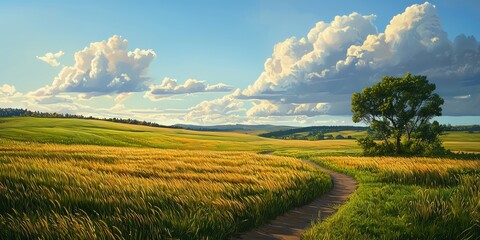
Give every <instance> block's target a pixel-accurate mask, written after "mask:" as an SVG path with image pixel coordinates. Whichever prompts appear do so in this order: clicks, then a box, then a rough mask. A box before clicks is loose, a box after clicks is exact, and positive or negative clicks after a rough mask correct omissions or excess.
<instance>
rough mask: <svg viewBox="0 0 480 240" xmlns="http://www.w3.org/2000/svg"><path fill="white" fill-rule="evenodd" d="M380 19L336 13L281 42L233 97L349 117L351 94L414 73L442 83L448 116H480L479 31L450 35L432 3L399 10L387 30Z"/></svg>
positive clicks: (277, 109)
mask: <svg viewBox="0 0 480 240" xmlns="http://www.w3.org/2000/svg"><path fill="white" fill-rule="evenodd" d="M374 20H375V16H373V15H367V16H362V15H360V14H358V13H352V14H350V15H346V16H337V17H335V18H334V19H333V21H331V22H329V23H326V22H319V23H317V24H316V25H315V26H314V27H313V28H312V29H311V30H310V32H309V33H308V34H307V36H306V37H302V38H300V39H298V38H296V37H291V38H288V39H286V40H285V41H283V42H281V43H278V44H277V45H275V47H274V50H273V54H272V57H271V58H269V59H267V60H266V61H265V66H264V68H265V69H264V72H263V73H261V75H260V76H259V77H258V79H257V80H256V81H255V82H254V83H253V84H251V85H249V86H248V87H247V88H246V89H243V90H242V91H241V93H239V94H238V95H237V96H235V98H236V99H239V100H249V101H253V107H252V108H251V109H249V110H248V111H247V115H249V116H290V115H303V116H315V115H324V114H330V115H349V114H350V97H351V94H352V93H353V92H355V91H360V90H361V89H362V88H363V87H365V86H369V85H371V84H373V83H375V82H376V81H379V80H380V78H381V76H383V75H393V76H403V75H404V74H405V73H406V72H407V71H408V72H411V73H412V74H421V75H427V76H428V78H429V79H430V81H431V82H433V83H436V85H437V92H438V93H439V94H440V95H441V96H442V97H444V98H445V100H446V104H445V107H444V115H480V108H478V105H479V104H480V47H479V46H480V45H479V42H478V41H477V40H476V39H475V38H474V37H473V36H465V35H460V36H458V37H456V38H455V40H454V41H451V40H449V39H448V36H447V34H446V33H445V32H444V31H443V29H442V27H441V24H440V19H439V17H438V15H437V13H436V10H435V6H434V5H432V4H430V3H428V2H427V3H424V4H418V5H412V6H410V7H408V8H407V9H405V11H404V12H403V13H401V14H399V15H397V16H394V17H393V18H392V20H391V21H390V23H389V24H388V26H387V27H386V29H385V31H384V32H378V31H377V28H376V26H375V25H374V24H373V21H374Z"/></svg>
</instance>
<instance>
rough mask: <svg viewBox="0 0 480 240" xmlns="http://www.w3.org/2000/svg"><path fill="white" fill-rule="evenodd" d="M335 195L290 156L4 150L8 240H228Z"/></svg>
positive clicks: (2, 215)
mask: <svg viewBox="0 0 480 240" xmlns="http://www.w3.org/2000/svg"><path fill="white" fill-rule="evenodd" d="M329 188H331V182H330V179H329V177H328V175H326V174H325V173H323V172H321V171H319V170H317V169H315V168H313V167H310V166H308V165H306V164H303V163H301V162H300V161H298V160H295V159H293V158H287V157H276V156H265V155H257V154H254V153H243V152H215V151H181V150H159V149H149V148H120V147H101V146H85V145H70V146H64V145H54V144H23V145H9V146H1V147H0V236H2V238H4V239H25V238H28V239H30V238H40V239H65V238H72V236H73V237H74V238H76V239H77V238H78V239H165V238H180V239H207V238H208V239H225V238H228V237H230V236H232V234H234V233H237V232H239V231H242V230H246V229H248V228H251V227H253V226H257V225H259V224H262V223H264V222H265V221H267V220H268V219H271V218H273V217H274V216H277V215H279V214H281V213H283V212H285V211H287V210H289V209H291V208H292V207H294V206H297V205H300V204H304V203H306V202H308V201H310V200H312V199H314V198H315V197H317V196H319V195H320V194H321V193H323V192H325V191H327V190H328V189H329Z"/></svg>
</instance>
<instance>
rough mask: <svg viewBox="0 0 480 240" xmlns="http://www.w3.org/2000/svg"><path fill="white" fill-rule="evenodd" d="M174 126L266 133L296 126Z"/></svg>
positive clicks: (214, 130) (202, 129)
mask: <svg viewBox="0 0 480 240" xmlns="http://www.w3.org/2000/svg"><path fill="white" fill-rule="evenodd" d="M172 126H174V127H180V128H184V129H189V130H196V131H209V132H241V133H255V134H261V133H267V132H274V131H283V130H290V129H295V128H297V127H292V126H276V125H269V124H263V125H247V124H231V125H214V126H199V125H190V124H175V125H172Z"/></svg>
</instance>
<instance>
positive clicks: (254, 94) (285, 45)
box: [0, 2, 480, 124]
mask: <svg viewBox="0 0 480 240" xmlns="http://www.w3.org/2000/svg"><path fill="white" fill-rule="evenodd" d="M374 20H375V16H374V15H365V16H363V15H360V14H358V13H352V14H350V15H344V16H336V17H335V18H334V19H333V20H332V21H331V22H323V21H320V22H318V23H317V24H316V25H315V26H314V27H313V28H312V29H311V30H310V31H309V32H308V33H307V34H306V36H303V37H296V36H292V37H290V38H288V39H286V40H284V41H283V42H280V43H278V44H276V45H275V46H274V48H273V53H272V56H271V57H270V58H268V59H266V61H265V63H264V71H263V72H262V73H261V74H260V76H259V77H258V78H257V80H256V81H254V82H253V83H252V84H250V85H249V86H248V87H246V88H244V89H237V90H236V91H234V92H232V93H230V94H227V95H225V96H223V97H221V98H218V99H214V100H210V101H203V102H201V103H199V104H197V105H195V106H193V107H191V108H189V109H186V110H184V111H183V112H181V113H179V112H175V113H174V114H171V115H169V114H170V113H169V112H165V111H160V110H155V111H156V112H155V114H154V115H152V110H149V109H144V110H131V109H130V110H129V109H124V108H123V107H122V106H123V105H118V104H117V105H116V106H114V107H112V108H111V109H103V110H102V113H103V114H105V115H108V112H109V111H111V113H112V114H114V113H115V114H125V116H129V114H132V115H133V114H136V115H134V116H137V118H144V119H152V116H156V117H157V118H158V117H159V115H162V114H163V115H162V117H161V118H160V119H164V118H169V117H174V118H175V119H177V120H178V121H177V122H190V123H203V124H208V123H222V122H223V123H224V122H230V123H231V122H246V121H249V120H251V119H268V118H275V117H277V118H279V117H300V118H305V117H307V118H308V117H313V116H321V115H350V114H351V112H350V98H351V95H352V93H353V92H355V91H360V90H361V89H362V88H364V87H365V86H369V85H371V84H373V83H375V82H377V81H379V80H380V78H381V77H382V76H384V75H393V76H402V75H404V74H405V73H406V72H407V71H408V72H411V73H412V74H420V75H426V76H428V79H429V80H430V81H431V82H433V83H435V84H436V85H437V92H438V93H439V94H440V95H441V96H442V97H443V98H444V99H445V102H446V103H445V105H444V107H443V109H444V111H443V115H451V116H455V115H475V116H478V115H480V108H479V107H478V106H479V105H480V43H479V42H478V41H477V40H476V39H475V37H473V36H466V35H463V34H462V35H459V36H457V37H455V38H454V40H453V41H451V40H450V39H448V36H447V33H446V32H445V31H444V30H443V29H442V26H441V24H440V19H439V17H438V15H437V13H436V10H435V6H434V5H432V4H430V3H428V2H426V3H424V4H415V5H412V6H410V7H408V8H407V9H405V11H404V12H403V13H401V14H398V15H396V16H394V17H393V18H392V19H391V21H390V23H389V24H388V26H387V27H386V29H385V30H384V31H383V32H379V30H378V29H377V27H376V26H375V25H374ZM62 55H63V52H62V51H60V52H58V53H55V54H54V53H47V54H46V55H45V56H43V57H37V58H39V59H40V60H42V61H45V62H47V63H49V64H50V65H52V66H58V65H59V63H58V61H57V59H58V58H59V57H60V56H62ZM156 57H157V54H156V53H155V52H154V51H153V50H151V49H148V50H141V49H138V48H137V49H134V50H133V51H130V50H128V41H127V40H126V39H123V38H122V37H120V36H116V35H115V36H112V37H111V38H109V39H108V40H107V41H102V42H94V43H91V44H90V46H87V47H85V48H84V49H83V50H81V51H78V52H77V53H75V63H74V65H72V66H64V67H63V68H62V70H61V71H60V72H59V74H58V75H57V76H56V77H55V79H54V80H53V82H52V83H51V84H49V85H47V86H45V87H42V88H40V89H37V90H35V91H32V92H30V93H28V94H26V95H28V96H29V97H30V98H33V99H35V101H32V100H29V101H28V102H27V105H26V107H34V108H35V107H36V108H41V109H42V110H50V111H67V112H74V113H88V112H91V114H93V115H95V114H97V113H98V110H95V109H94V108H91V107H87V106H83V105H81V104H79V103H77V102H76V100H77V99H78V98H83V99H89V98H92V97H93V98H94V97H97V96H117V97H116V101H117V102H121V101H123V100H125V99H126V98H128V97H129V96H130V94H132V93H138V92H139V93H144V98H146V99H149V100H151V101H162V100H164V99H167V98H169V97H171V96H179V95H186V96H184V97H188V94H197V93H208V92H230V91H231V90H232V86H228V85H225V84H223V83H218V84H214V85H209V84H207V83H206V82H205V81H199V80H195V79H188V80H186V81H185V82H184V83H183V84H180V83H178V82H177V80H176V79H172V78H169V77H165V78H164V79H163V81H162V82H161V83H160V84H159V85H155V84H153V83H152V81H153V80H152V77H150V76H149V74H148V70H149V67H150V64H151V63H152V61H153V60H154V59H155V58H156ZM12 89H13V90H12ZM14 93H15V94H14ZM72 94H80V95H79V97H77V98H76V97H72V96H71V95H72ZM0 95H1V96H3V97H5V98H7V97H11V98H17V99H20V98H21V97H22V96H24V95H22V94H20V93H16V91H15V88H14V87H13V86H9V85H4V86H3V87H0ZM245 103H250V104H245ZM47 105H48V106H47ZM247 105H249V106H248V107H247ZM142 114H145V115H142Z"/></svg>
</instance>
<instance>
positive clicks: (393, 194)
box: [304, 157, 480, 239]
mask: <svg viewBox="0 0 480 240" xmlns="http://www.w3.org/2000/svg"><path fill="white" fill-rule="evenodd" d="M314 161H316V162H318V163H319V164H323V165H326V166H329V167H331V168H334V169H337V170H340V171H343V172H346V173H348V174H351V175H353V176H355V177H356V178H357V179H358V180H359V181H360V185H359V188H358V190H357V191H356V192H355V193H354V195H353V196H352V198H351V199H350V201H349V202H348V203H347V204H346V205H344V206H342V207H341V208H340V209H339V212H338V213H337V214H335V215H334V216H332V217H331V218H329V219H327V220H326V221H325V222H321V223H316V224H315V225H314V226H313V227H312V228H311V229H309V230H308V231H307V232H306V233H305V235H304V239H478V238H479V237H480V161H468V160H451V159H433V158H399V157H381V158H380V157H379V158H367V157H324V158H320V157H319V158H316V159H314Z"/></svg>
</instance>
